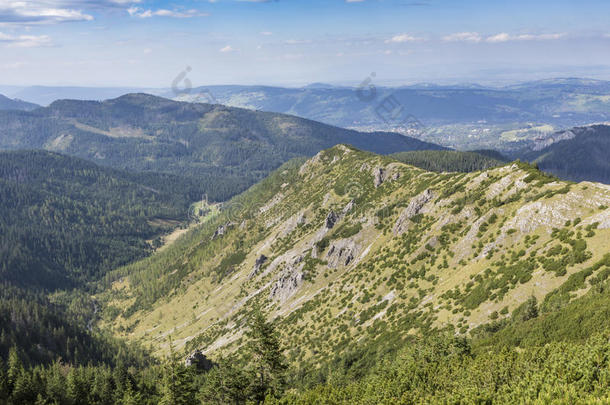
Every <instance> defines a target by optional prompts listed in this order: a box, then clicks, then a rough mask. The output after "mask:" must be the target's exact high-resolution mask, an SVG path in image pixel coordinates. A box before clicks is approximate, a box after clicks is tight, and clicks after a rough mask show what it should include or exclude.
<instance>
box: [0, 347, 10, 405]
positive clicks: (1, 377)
mask: <svg viewBox="0 0 610 405" xmlns="http://www.w3.org/2000/svg"><path fill="white" fill-rule="evenodd" d="M9 395H10V392H9V384H8V375H7V372H6V366H5V364H4V361H3V360H2V358H0V402H1V401H3V400H6V399H7V398H8V397H9Z"/></svg>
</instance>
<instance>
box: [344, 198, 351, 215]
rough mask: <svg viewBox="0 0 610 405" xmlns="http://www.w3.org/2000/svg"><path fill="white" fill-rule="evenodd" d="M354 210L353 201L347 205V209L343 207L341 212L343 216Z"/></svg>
mask: <svg viewBox="0 0 610 405" xmlns="http://www.w3.org/2000/svg"><path fill="white" fill-rule="evenodd" d="M353 208H354V200H351V201H350V202H348V203H347V205H346V206H345V207H343V211H342V212H341V213H342V214H343V215H345V214H347V213H348V212H350V211H351V210H352V209H353Z"/></svg>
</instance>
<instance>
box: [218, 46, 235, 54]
mask: <svg viewBox="0 0 610 405" xmlns="http://www.w3.org/2000/svg"><path fill="white" fill-rule="evenodd" d="M234 51H235V49H234V48H233V47H232V46H231V45H227V46H225V47H224V48H220V52H222V53H229V52H234Z"/></svg>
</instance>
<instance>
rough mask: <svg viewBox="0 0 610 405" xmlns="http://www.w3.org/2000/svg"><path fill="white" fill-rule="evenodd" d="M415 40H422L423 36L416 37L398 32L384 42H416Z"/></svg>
mask: <svg viewBox="0 0 610 405" xmlns="http://www.w3.org/2000/svg"><path fill="white" fill-rule="evenodd" d="M417 41H423V38H418V37H414V36H412V35H409V34H399V35H395V36H393V37H392V38H390V39H388V40H386V41H385V43H386V44H388V43H397V44H398V43H402V42H417Z"/></svg>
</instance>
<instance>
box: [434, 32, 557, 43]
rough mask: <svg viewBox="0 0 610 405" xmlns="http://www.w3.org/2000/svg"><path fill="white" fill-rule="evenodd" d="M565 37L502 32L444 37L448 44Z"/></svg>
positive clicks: (457, 34)
mask: <svg viewBox="0 0 610 405" xmlns="http://www.w3.org/2000/svg"><path fill="white" fill-rule="evenodd" d="M563 37H565V34H559V33H558V34H517V35H511V34H509V33H506V32H500V33H498V34H494V35H489V36H487V37H483V36H482V35H481V34H479V33H478V32H457V33H455V34H450V35H446V36H444V37H443V38H442V39H443V41H447V42H481V41H485V42H489V43H501V42H508V41H545V40H554V39H561V38H563Z"/></svg>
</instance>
